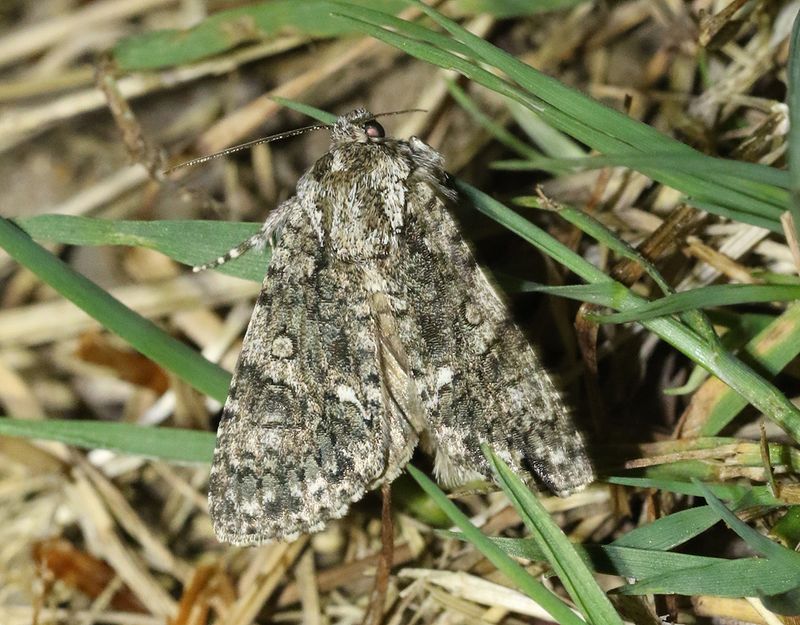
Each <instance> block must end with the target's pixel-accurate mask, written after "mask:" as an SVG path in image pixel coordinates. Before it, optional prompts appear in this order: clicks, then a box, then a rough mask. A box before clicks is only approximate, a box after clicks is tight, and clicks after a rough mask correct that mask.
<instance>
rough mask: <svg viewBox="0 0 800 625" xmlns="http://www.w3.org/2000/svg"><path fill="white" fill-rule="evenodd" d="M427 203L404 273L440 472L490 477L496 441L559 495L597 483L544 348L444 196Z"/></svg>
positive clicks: (410, 331)
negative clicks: (527, 333)
mask: <svg viewBox="0 0 800 625" xmlns="http://www.w3.org/2000/svg"><path fill="white" fill-rule="evenodd" d="M420 205H421V206H423V208H422V209H421V210H418V211H415V213H414V218H413V219H412V220H411V222H410V223H409V224H408V228H407V234H406V237H405V245H406V250H405V252H404V261H403V262H402V263H398V268H397V270H396V271H398V272H399V273H400V274H401V276H400V277H399V278H398V280H399V281H401V282H403V283H404V284H405V285H406V287H407V293H408V301H409V306H410V307H411V309H412V314H411V315H410V319H411V320H412V321H411V322H410V324H406V327H405V329H404V332H405V334H406V336H408V337H409V339H408V340H407V341H406V344H407V346H408V347H409V359H410V363H411V368H412V370H416V373H417V376H418V378H419V380H418V385H419V386H420V393H421V396H422V402H423V404H424V407H425V409H426V412H427V415H428V419H429V434H430V437H431V439H432V443H433V445H434V447H435V451H436V457H435V470H436V473H437V477H438V478H439V480H440V481H441V482H443V483H445V484H448V485H457V484H461V483H464V482H466V481H469V480H470V479H475V478H477V477H479V476H483V477H491V471H490V469H489V467H488V464H487V462H486V460H485V458H484V456H483V454H482V453H481V450H480V444H481V443H488V444H490V445H491V446H492V448H493V449H494V450H495V451H496V452H497V453H499V455H500V456H501V457H502V458H503V459H504V460H506V461H507V462H509V463H510V464H511V466H512V467H514V468H515V469H517V470H518V471H523V472H527V473H530V474H535V475H536V476H538V477H539V479H540V480H542V482H544V483H545V484H546V485H547V486H549V487H550V488H551V489H552V490H553V491H554V492H556V493H558V494H561V495H564V494H568V493H570V492H572V491H574V490H576V489H578V488H580V487H582V486H584V485H585V484H587V483H589V482H591V481H592V480H593V475H594V474H593V470H592V465H591V462H590V461H589V458H588V456H587V454H586V451H585V445H584V441H583V438H582V436H581V434H580V433H579V431H578V430H577V429H576V427H575V424H574V422H573V418H572V416H571V414H570V412H569V410H568V409H567V408H566V406H565V404H564V401H563V400H562V398H561V396H560V394H559V392H558V391H557V389H556V388H555V386H554V384H553V382H552V381H551V379H550V377H549V375H548V374H547V372H546V371H545V369H544V367H543V366H542V364H541V362H540V360H539V357H538V355H537V354H536V352H535V351H534V349H533V348H532V347H531V345H530V344H529V342H528V341H527V340H526V338H525V337H524V335H523V334H522V332H521V331H520V330H519V328H517V327H516V325H515V324H514V322H513V321H512V320H511V318H510V317H509V312H508V309H507V306H506V304H505V303H504V301H503V300H502V298H501V297H500V296H499V294H498V293H497V291H496V290H495V289H494V287H493V285H492V284H491V283H490V282H489V280H488V279H487V278H486V276H485V275H484V273H483V272H482V271H481V269H480V268H479V267H478V265H477V263H476V262H475V260H474V257H473V255H472V252H471V250H470V247H469V245H468V244H467V243H466V242H465V241H464V239H463V238H462V237H461V234H460V232H459V229H458V226H457V225H456V223H455V222H454V220H453V218H452V217H451V215H450V214H449V213H448V211H447V209H446V207H445V206H444V203H443V202H442V201H441V199H439V198H438V197H432V198H431V199H430V200H429V201H428V202H426V203H424V204H420ZM412 346H418V347H417V348H416V349H411V347H412Z"/></svg>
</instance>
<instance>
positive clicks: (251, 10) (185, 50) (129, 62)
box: [114, 0, 404, 71]
mask: <svg viewBox="0 0 800 625" xmlns="http://www.w3.org/2000/svg"><path fill="white" fill-rule="evenodd" d="M351 1H353V2H359V1H361V2H363V3H364V4H370V5H374V4H376V0H351ZM378 3H379V4H380V6H381V7H382V8H384V9H385V10H386V11H390V12H393V11H398V10H400V9H401V8H402V7H403V4H404V3H403V2H401V1H400V0H379V2H378ZM288 32H292V33H299V34H304V35H308V36H309V37H333V36H339V35H344V34H347V33H350V32H352V31H351V30H350V29H349V28H348V25H347V23H345V22H343V21H342V20H340V19H337V18H336V17H335V16H333V15H331V12H330V10H329V6H328V2H326V1H325V0H303V2H297V0H272V1H271V2H258V3H254V4H251V5H250V6H243V7H240V8H235V9H230V10H227V11H219V12H218V13H215V14H214V15H212V16H211V17H209V18H207V19H205V20H203V21H202V22H200V23H199V24H198V25H197V26H195V27H194V28H189V29H186V30H159V31H155V32H149V33H145V34H143V35H136V36H134V37H129V38H127V39H123V40H122V41H121V42H120V43H118V44H117V45H116V47H115V48H114V57H115V59H116V61H117V63H118V65H119V67H120V68H121V69H122V70H123V71H136V70H152V69H160V68H165V67H172V66H175V65H183V64H186V63H192V62H195V61H199V60H201V59H205V58H208V57H210V56H213V55H215V54H220V53H222V52H226V51H228V50H231V49H233V48H235V47H236V46H239V45H241V44H243V43H246V42H249V41H266V40H270V39H273V38H275V37H277V36H278V35H281V34H283V33H288Z"/></svg>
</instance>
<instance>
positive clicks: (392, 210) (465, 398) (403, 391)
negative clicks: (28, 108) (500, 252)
mask: <svg viewBox="0 0 800 625" xmlns="http://www.w3.org/2000/svg"><path fill="white" fill-rule="evenodd" d="M384 135H385V133H384V132H383V128H382V127H381V126H380V125H379V124H378V123H377V122H376V121H375V120H374V116H373V115H372V114H370V113H369V112H368V111H366V110H364V109H357V110H355V111H352V112H351V113H348V114H347V115H343V116H342V117H340V118H338V120H337V121H336V123H335V124H333V126H332V127H331V147H330V151H329V152H328V153H326V154H325V155H323V156H322V157H321V158H320V159H319V160H318V161H317V162H316V163H315V164H314V165H313V166H312V167H311V169H309V171H308V172H306V173H305V174H304V175H303V176H302V177H301V179H300V180H299V182H298V185H297V192H296V194H295V196H293V197H292V198H290V199H289V200H287V201H286V202H284V203H283V204H281V206H280V207H279V208H278V212H277V215H278V216H277V217H275V216H274V215H272V216H271V217H270V218H268V219H267V221H266V222H265V224H264V227H263V228H262V231H261V234H260V235H259V236H257V237H254V238H252V239H251V240H249V241H248V242H246V243H245V244H243V245H242V246H239V247H238V248H236V249H235V250H234V251H232V252H231V253H229V254H227V255H225V256H223V257H221V258H220V259H218V261H216V263H217V264H219V263H221V262H225V261H226V260H228V259H229V258H233V257H235V256H237V255H240V254H241V253H243V252H244V251H245V250H246V249H248V248H249V247H252V246H254V245H263V244H265V243H266V242H267V241H268V240H269V239H270V238H273V237H275V236H276V235H277V239H278V240H277V243H276V245H275V249H274V251H273V257H272V262H271V264H270V267H269V269H268V271H267V275H266V277H265V279H264V285H263V288H262V291H261V294H260V296H259V298H258V301H257V303H256V307H255V310H254V313H253V317H252V319H251V321H250V325H249V327H248V329H247V333H246V335H245V339H244V343H243V347H242V353H241V356H240V358H239V362H238V363H237V366H236V370H235V372H234V377H233V381H232V384H231V389H230V392H229V396H228V399H227V401H226V403H225V407H224V409H223V416H222V421H221V424H220V428H219V433H218V438H217V446H216V449H215V453H214V463H213V466H212V472H211V479H210V484H209V499H210V512H211V517H212V521H213V523H214V528H215V531H216V533H217V536H218V537H219V538H220V539H221V540H227V541H230V542H234V543H237V544H257V543H261V542H266V541H270V540H278V539H289V538H292V537H294V536H296V535H297V534H299V533H303V532H312V531H317V530H319V529H321V528H322V527H324V525H325V524H326V523H327V522H328V521H329V520H330V519H334V518H338V517H341V516H343V515H344V514H345V513H346V511H347V509H348V507H349V505H350V503H351V502H353V501H356V500H358V499H360V498H361V497H363V495H364V493H365V492H366V491H367V490H368V489H370V488H374V487H375V486H377V485H378V484H380V483H382V482H384V481H387V480H392V479H394V478H395V477H396V476H397V475H398V474H399V472H400V471H401V470H402V468H403V466H404V465H405V463H406V462H407V461H408V459H409V458H410V456H411V454H412V452H413V450H414V447H415V446H416V444H417V441H418V437H419V436H420V435H421V436H423V438H424V439H427V440H430V441H431V442H432V444H433V447H434V448H435V449H434V453H435V455H436V458H435V470H436V473H437V477H438V478H439V479H440V480H441V481H443V482H445V483H447V484H456V483H458V482H463V481H467V480H470V479H472V478H474V477H476V476H482V477H484V478H491V472H490V470H489V467H488V464H487V462H486V460H485V458H484V457H483V454H482V453H481V449H480V445H481V444H482V443H488V444H489V445H491V446H492V447H493V448H494V449H495V450H496V451H497V452H498V453H499V454H500V455H501V457H503V458H504V459H505V460H506V461H507V462H509V463H510V464H511V466H512V467H513V468H515V469H516V470H517V471H519V472H521V473H522V474H523V475H526V476H527V477H528V478H532V476H533V475H535V476H537V477H539V479H541V480H542V481H543V482H544V483H546V484H547V485H548V486H550V487H551V488H552V489H553V490H554V491H556V492H557V493H559V494H566V493H568V492H570V491H572V490H575V489H577V488H580V487H581V486H583V485H585V484H586V483H588V482H589V481H591V480H592V477H593V473H592V468H591V463H590V462H589V460H588V457H587V455H586V452H585V448H584V443H583V439H582V438H581V436H580V434H579V433H578V431H577V430H576V428H575V426H574V423H573V421H572V417H571V415H570V413H569V410H568V409H567V408H566V406H565V404H564V402H563V400H562V399H561V396H560V395H559V393H558V391H557V390H556V389H555V387H554V385H553V383H552V382H551V380H550V377H549V375H548V374H547V372H546V371H545V370H544V368H543V367H542V365H541V363H540V362H539V359H538V356H537V355H536V353H535V352H534V350H533V348H532V347H531V346H530V345H529V344H528V343H527V341H526V340H525V339H524V337H523V335H522V333H521V332H520V330H519V329H518V328H517V327H516V326H515V325H514V323H513V322H512V321H511V320H510V317H509V314H508V311H507V309H506V307H505V305H504V304H503V301H502V298H501V297H499V295H498V294H497V292H496V291H495V289H494V287H493V286H492V285H491V284H490V282H489V281H488V280H487V279H486V277H485V276H484V275H483V273H482V272H481V270H480V268H479V267H478V266H477V264H476V263H475V260H474V258H473V255H472V253H471V251H470V248H469V246H468V245H467V244H466V243H465V242H464V240H463V238H462V237H461V235H460V233H459V231H458V228H457V226H456V224H455V222H454V221H453V218H452V217H451V216H450V215H449V213H448V212H447V209H446V207H445V202H446V201H448V200H452V199H453V198H454V197H455V191H454V190H453V188H452V187H451V185H450V183H449V177H448V175H447V174H446V172H445V171H444V168H443V161H442V157H441V155H439V153H438V152H436V151H435V150H433V149H432V148H431V147H430V146H428V145H427V144H425V143H424V142H422V141H421V140H419V139H417V138H415V137H412V138H411V139H409V140H408V141H404V140H396V139H391V138H386V137H385V136H384Z"/></svg>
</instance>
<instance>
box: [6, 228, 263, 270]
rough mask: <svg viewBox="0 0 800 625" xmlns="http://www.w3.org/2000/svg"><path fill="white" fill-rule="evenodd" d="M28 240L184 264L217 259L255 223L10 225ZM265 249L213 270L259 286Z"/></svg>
mask: <svg viewBox="0 0 800 625" xmlns="http://www.w3.org/2000/svg"><path fill="white" fill-rule="evenodd" d="M16 223H17V225H18V226H20V227H21V228H22V229H23V230H25V232H27V233H28V234H29V235H30V236H31V237H32V238H34V239H39V240H44V241H53V242H57V243H65V244H68V245H130V246H133V247H146V248H148V249H151V250H156V251H158V252H161V253H162V254H166V255H167V256H169V257H170V258H173V259H175V260H177V261H178V262H180V263H183V264H185V265H201V264H203V263H206V262H208V261H211V260H214V259H215V258H218V257H219V256H221V255H222V254H224V253H225V252H227V251H228V250H229V249H231V248H232V247H235V246H236V245H238V244H239V243H241V242H242V241H244V240H245V239H247V238H248V237H249V236H251V235H253V234H256V233H257V232H258V231H259V230H260V229H261V225H260V224H255V223H233V222H219V221H183V220H175V221H172V220H164V221H121V220H120V221H111V220H108V219H95V218H91V217H77V216H74V215H37V216H36V217H26V218H23V219H18V220H16ZM269 259H270V249H269V248H265V249H264V250H260V251H259V250H251V251H249V252H247V253H246V254H244V255H243V256H240V257H239V258H236V259H234V260H232V261H230V262H227V263H225V264H224V265H222V266H220V267H217V268H216V269H215V271H219V272H220V273H225V274H228V275H230V276H235V277H237V278H244V279H245V280H253V281H255V282H261V281H262V280H263V279H264V274H265V273H266V271H267V265H269Z"/></svg>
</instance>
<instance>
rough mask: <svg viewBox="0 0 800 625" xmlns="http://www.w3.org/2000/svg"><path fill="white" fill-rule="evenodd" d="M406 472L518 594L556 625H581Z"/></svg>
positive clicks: (415, 473)
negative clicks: (527, 597)
mask: <svg viewBox="0 0 800 625" xmlns="http://www.w3.org/2000/svg"><path fill="white" fill-rule="evenodd" d="M408 472H409V473H410V474H411V477H413V478H414V479H415V480H416V481H417V483H418V484H419V485H420V486H421V487H422V489H423V490H424V491H425V492H426V493H427V494H428V495H429V496H430V497H431V499H433V500H434V501H435V502H436V503H437V504H438V505H439V507H440V508H441V509H442V510H443V511H444V513H445V514H447V516H448V517H449V518H450V520H451V521H452V522H453V524H454V525H456V526H457V527H458V528H459V529H460V530H461V531H462V533H463V534H464V537H465V538H466V539H467V540H468V541H469V542H470V543H472V544H473V545H474V546H475V547H476V548H477V549H478V550H479V551H480V552H481V553H482V554H483V555H484V556H485V557H486V559H488V560H489V561H490V562H491V563H492V564H494V565H495V566H496V567H497V569H498V570H499V571H501V572H502V573H503V574H505V575H506V577H508V579H509V580H510V581H511V582H512V583H513V584H514V585H515V586H516V587H517V588H518V589H519V590H520V591H522V592H524V593H525V594H526V595H528V596H529V597H530V598H531V599H533V600H534V601H536V602H537V603H538V604H539V605H540V606H541V607H542V608H543V609H544V610H546V611H547V612H548V613H549V614H550V615H551V616H552V617H553V618H554V619H555V620H556V622H558V623H561V624H562V625H585V624H584V623H583V621H582V620H581V619H580V618H579V617H578V616H577V615H576V614H575V613H574V612H573V611H572V610H570V608H569V607H568V606H567V605H566V604H565V603H564V602H563V601H561V599H559V598H558V597H557V596H556V595H555V594H553V593H552V592H551V591H549V590H548V589H547V588H545V587H544V586H543V585H542V584H541V583H540V582H539V581H537V580H536V579H535V578H534V577H533V576H532V575H530V574H529V573H528V572H527V571H525V569H523V568H522V567H521V566H520V565H519V564H517V563H516V562H515V561H514V560H513V559H512V558H511V557H509V556H508V555H507V554H506V553H505V552H504V551H503V550H502V549H500V547H498V546H497V545H495V544H494V543H493V542H492V541H491V540H490V539H489V538H488V537H486V536H484V535H483V533H482V532H481V531H480V530H479V529H478V528H477V527H475V526H474V525H473V524H472V523H471V522H470V520H469V519H468V518H467V516H466V515H465V514H464V513H463V512H461V510H459V509H458V508H457V507H456V505H455V504H454V503H453V502H452V501H450V499H448V498H447V495H445V494H444V493H443V492H442V491H441V489H439V487H438V486H436V484H434V483H433V482H432V481H431V480H430V479H428V477H427V476H426V475H425V474H424V473H422V472H421V471H419V470H418V469H416V468H414V467H413V466H411V465H408Z"/></svg>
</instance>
